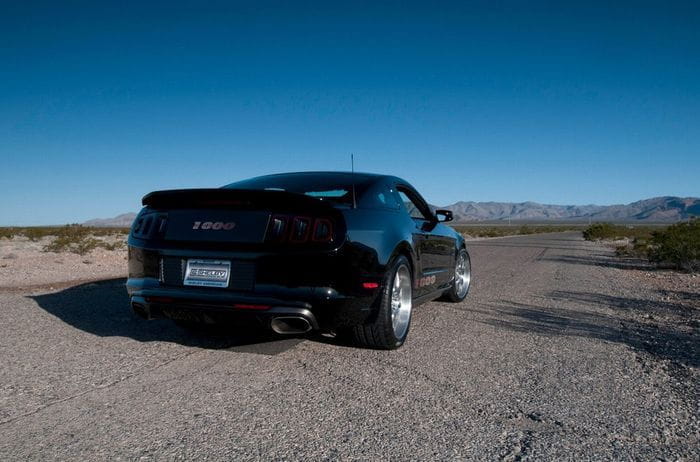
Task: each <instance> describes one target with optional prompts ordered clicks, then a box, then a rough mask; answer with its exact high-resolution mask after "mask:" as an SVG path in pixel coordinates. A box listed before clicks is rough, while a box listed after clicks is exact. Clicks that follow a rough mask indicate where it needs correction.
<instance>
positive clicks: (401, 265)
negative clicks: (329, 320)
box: [351, 256, 413, 350]
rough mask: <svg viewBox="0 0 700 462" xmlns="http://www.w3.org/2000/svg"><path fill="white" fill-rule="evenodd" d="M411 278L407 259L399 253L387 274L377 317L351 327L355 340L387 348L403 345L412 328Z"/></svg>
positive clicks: (357, 342)
mask: <svg viewBox="0 0 700 462" xmlns="http://www.w3.org/2000/svg"><path fill="white" fill-rule="evenodd" d="M412 281H413V277H412V275H411V267H410V265H409V263H408V260H407V259H406V257H404V256H399V257H398V258H396V259H395V260H394V262H393V264H392V265H390V268H389V271H387V273H386V276H385V277H384V283H383V285H382V293H381V296H380V300H379V306H378V308H377V315H376V317H375V318H373V320H372V321H370V322H367V323H365V324H362V325H360V326H355V327H353V328H352V331H351V334H352V339H353V343H355V344H358V345H361V346H365V347H369V348H378V349H384V350H393V349H395V348H398V347H400V346H401V345H403V343H404V342H405V341H406V337H407V336H408V330H409V328H410V327H411V312H412V309H413V299H412V297H413V283H412Z"/></svg>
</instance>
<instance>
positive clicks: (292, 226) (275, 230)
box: [267, 215, 333, 244]
mask: <svg viewBox="0 0 700 462" xmlns="http://www.w3.org/2000/svg"><path fill="white" fill-rule="evenodd" d="M286 240H289V242H293V243H295V244H299V243H303V242H308V241H312V242H330V241H332V240H333V222H332V221H331V220H329V219H328V218H315V219H314V218H310V217H302V216H295V217H292V216H287V215H273V217H272V219H271V220H270V224H269V225H268V231H267V241H268V242H284V241H286Z"/></svg>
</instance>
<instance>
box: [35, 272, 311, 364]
mask: <svg viewBox="0 0 700 462" xmlns="http://www.w3.org/2000/svg"><path fill="white" fill-rule="evenodd" d="M125 283H126V279H124V278H119V279H110V280H104V281H97V282H89V283H85V284H80V285H76V286H73V287H68V288H66V289H63V290H61V291H59V292H53V293H47V294H40V295H30V296H29V298H31V299H33V300H34V301H35V302H36V303H37V305H39V307H41V308H42V309H44V310H45V311H46V312H48V313H50V314H52V315H53V316H55V317H57V318H58V319H60V320H62V321H63V322H65V323H67V324H69V325H71V326H73V327H75V328H77V329H80V330H82V331H84V332H87V333H90V334H93V335H98V336H100V337H127V338H132V339H134V340H137V341H139V342H155V341H158V342H172V343H179V344H181V345H185V346H193V347H199V348H210V349H230V350H232V351H238V352H245V353H257V354H264V355H275V354H279V353H282V352H284V351H287V350H289V349H291V348H293V347H294V346H296V345H297V344H298V343H300V342H302V341H303V340H304V338H289V337H283V338H282V337H279V336H276V335H275V334H274V333H272V332H269V331H266V330H263V329H250V328H237V327H235V326H228V325H227V326H219V327H213V328H206V329H201V330H195V331H192V330H187V329H183V328H181V327H178V326H176V325H175V323H173V322H172V321H170V320H167V319H160V320H153V321H146V320H144V319H141V318H139V317H138V316H136V315H135V314H134V313H133V312H132V311H131V308H130V306H129V297H128V296H127V294H126V288H125V287H124V284H125Z"/></svg>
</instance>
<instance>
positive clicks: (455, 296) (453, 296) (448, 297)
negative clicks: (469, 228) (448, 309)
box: [441, 249, 472, 303]
mask: <svg viewBox="0 0 700 462" xmlns="http://www.w3.org/2000/svg"><path fill="white" fill-rule="evenodd" d="M462 256H464V258H465V259H466V265H467V275H468V276H467V277H468V279H467V281H466V285H467V290H466V291H464V292H463V293H461V294H460V293H459V290H458V288H457V278H458V277H459V274H458V265H459V261H460V257H462ZM471 274H472V264H471V259H470V258H469V252H467V249H461V250H460V251H459V252H458V253H457V258H455V275H454V280H453V281H452V286H451V287H450V288H449V289H448V290H447V291H446V292H445V293H444V295H443V296H442V297H441V300H444V301H447V302H452V303H459V302H461V301H462V300H464V299H465V298H466V297H467V294H468V293H469V288H470V287H471ZM462 290H463V289H462Z"/></svg>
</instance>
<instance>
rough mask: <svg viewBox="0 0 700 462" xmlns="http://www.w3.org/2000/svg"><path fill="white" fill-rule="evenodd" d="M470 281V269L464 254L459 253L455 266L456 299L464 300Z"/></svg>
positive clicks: (469, 263) (467, 258)
mask: <svg viewBox="0 0 700 462" xmlns="http://www.w3.org/2000/svg"><path fill="white" fill-rule="evenodd" d="M471 280H472V267H471V262H470V261H469V257H468V256H467V254H466V253H465V252H460V253H459V256H458V257H457V264H456V265H455V292H456V293H457V297H459V298H464V296H465V295H466V294H467V291H468V290H469V284H470V283H471Z"/></svg>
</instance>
